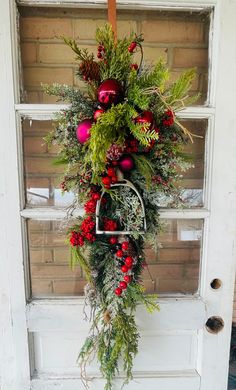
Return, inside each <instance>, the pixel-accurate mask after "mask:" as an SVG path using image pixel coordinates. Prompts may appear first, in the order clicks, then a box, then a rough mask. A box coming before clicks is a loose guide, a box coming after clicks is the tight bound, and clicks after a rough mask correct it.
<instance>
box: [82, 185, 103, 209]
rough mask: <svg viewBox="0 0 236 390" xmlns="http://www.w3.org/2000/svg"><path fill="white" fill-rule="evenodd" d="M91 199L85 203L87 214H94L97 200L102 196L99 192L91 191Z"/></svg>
mask: <svg viewBox="0 0 236 390" xmlns="http://www.w3.org/2000/svg"><path fill="white" fill-rule="evenodd" d="M90 195H91V199H89V200H88V201H87V202H86V203H85V205H84V210H85V212H86V214H94V213H95V211H96V205H97V201H98V200H99V199H100V198H101V195H100V193H99V192H94V191H92V190H91V191H90Z"/></svg>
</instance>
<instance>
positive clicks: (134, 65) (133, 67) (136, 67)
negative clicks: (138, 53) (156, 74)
mask: <svg viewBox="0 0 236 390" xmlns="http://www.w3.org/2000/svg"><path fill="white" fill-rule="evenodd" d="M130 68H131V69H134V70H138V64H131V65H130Z"/></svg>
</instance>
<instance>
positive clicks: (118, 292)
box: [115, 287, 122, 296]
mask: <svg viewBox="0 0 236 390" xmlns="http://www.w3.org/2000/svg"><path fill="white" fill-rule="evenodd" d="M115 294H116V295H118V296H120V295H121V294H122V289H121V288H120V287H117V288H116V289H115Z"/></svg>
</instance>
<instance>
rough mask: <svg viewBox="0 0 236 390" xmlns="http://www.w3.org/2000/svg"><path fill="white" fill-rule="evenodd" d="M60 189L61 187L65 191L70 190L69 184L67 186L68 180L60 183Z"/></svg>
mask: <svg viewBox="0 0 236 390" xmlns="http://www.w3.org/2000/svg"><path fill="white" fill-rule="evenodd" d="M60 189H61V190H62V191H63V192H66V191H68V189H67V186H66V182H65V181H63V182H61V184H60Z"/></svg>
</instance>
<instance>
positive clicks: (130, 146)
mask: <svg viewBox="0 0 236 390" xmlns="http://www.w3.org/2000/svg"><path fill="white" fill-rule="evenodd" d="M125 151H126V152H127V153H137V152H138V140H137V139H136V138H132V139H127V140H126V142H125Z"/></svg>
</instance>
